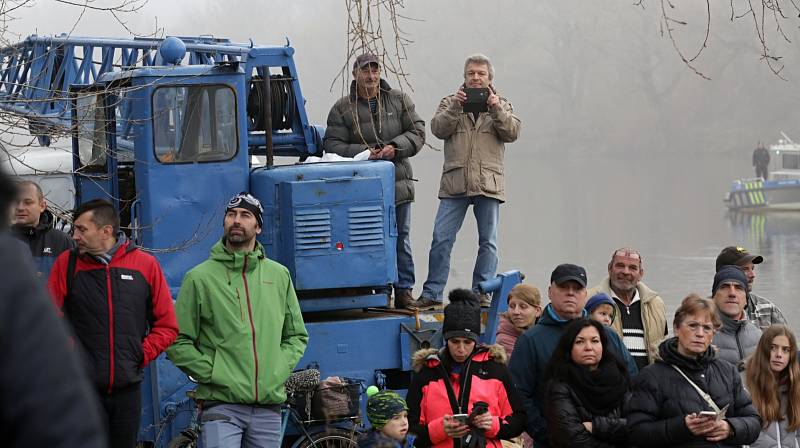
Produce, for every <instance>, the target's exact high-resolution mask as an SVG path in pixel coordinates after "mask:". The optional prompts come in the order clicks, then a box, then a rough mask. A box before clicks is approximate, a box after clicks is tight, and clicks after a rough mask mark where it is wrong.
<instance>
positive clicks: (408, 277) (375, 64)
mask: <svg viewBox="0 0 800 448" xmlns="http://www.w3.org/2000/svg"><path fill="white" fill-rule="evenodd" d="M424 143H425V121H423V120H422V119H421V118H420V117H419V115H418V114H417V112H416V110H415V108H414V103H413V102H412V101H411V97H409V96H408V95H407V94H406V93H404V92H402V91H400V90H394V89H392V88H391V87H390V86H389V84H388V83H387V82H386V81H385V80H384V79H382V78H381V64H380V61H379V60H378V57H377V56H376V55H374V54H371V53H364V54H362V55H360V56H358V57H357V58H356V61H355V63H354V64H353V82H352V83H351V85H350V94H349V95H347V96H345V97H343V98H341V99H340V100H339V101H337V102H336V104H334V105H333V107H332V108H331V111H330V112H329V113H328V127H327V129H326V130H325V151H326V152H330V153H334V154H338V155H340V156H344V157H355V156H356V155H357V154H359V153H361V152H363V151H366V150H369V151H370V155H369V158H370V159H373V160H381V159H383V160H389V161H391V162H392V163H394V191H395V193H394V203H395V212H396V213H395V216H396V221H397V283H395V285H394V305H395V307H396V308H407V307H408V306H409V305H410V304H411V303H412V302H413V301H414V296H413V294H412V293H411V290H412V289H413V288H414V281H415V279H414V259H413V258H412V256H411V236H410V235H411V203H412V202H414V183H413V181H414V173H413V172H412V170H411V162H410V160H409V159H410V158H411V157H413V156H415V155H416V154H417V153H418V152H419V150H420V149H422V145H423V144H424Z"/></svg>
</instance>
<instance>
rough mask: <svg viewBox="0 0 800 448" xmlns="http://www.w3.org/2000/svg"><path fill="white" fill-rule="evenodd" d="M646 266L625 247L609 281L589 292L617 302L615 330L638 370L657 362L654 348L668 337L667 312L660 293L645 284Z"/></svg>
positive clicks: (616, 256) (614, 262) (616, 258)
mask: <svg viewBox="0 0 800 448" xmlns="http://www.w3.org/2000/svg"><path fill="white" fill-rule="evenodd" d="M642 277H644V265H643V262H642V256H641V255H640V254H639V252H638V251H636V250H635V249H631V248H627V247H624V248H622V249H617V250H616V251H614V253H613V254H612V255H611V261H610V262H609V263H608V277H606V278H605V279H603V281H602V282H600V284H599V285H597V286H595V287H593V288H592V289H591V290H589V297H592V296H593V295H595V294H596V293H598V292H604V293H606V294H608V295H609V297H611V298H612V299H613V300H614V307H615V308H616V309H615V312H616V314H615V316H616V317H617V318H616V319H614V322H613V323H612V327H613V328H614V330H616V331H617V334H619V335H620V336H621V337H622V340H623V342H624V343H625V347H627V348H628V350H629V351H630V352H631V355H632V356H633V359H635V360H636V365H637V367H639V369H642V368H644V367H645V366H646V365H648V364H652V363H653V362H654V359H653V355H654V348H655V347H656V346H657V345H658V342H660V341H661V340H662V339H663V338H664V336H666V335H667V310H666V307H665V306H664V301H663V300H662V299H661V297H659V295H658V293H657V292H655V291H653V290H652V289H650V288H648V287H647V285H645V284H644V283H643V282H642Z"/></svg>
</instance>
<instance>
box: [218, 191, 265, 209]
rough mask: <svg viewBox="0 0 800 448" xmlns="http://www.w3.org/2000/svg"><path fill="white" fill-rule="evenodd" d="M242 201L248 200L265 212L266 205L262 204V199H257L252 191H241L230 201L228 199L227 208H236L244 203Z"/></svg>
mask: <svg viewBox="0 0 800 448" xmlns="http://www.w3.org/2000/svg"><path fill="white" fill-rule="evenodd" d="M242 201H244V202H247V203H248V204H250V205H252V206H254V207H257V208H258V211H260V212H261V213H264V207H262V206H261V201H259V200H258V199H256V198H255V197H254V196H253V195H251V194H250V193H245V192H242V193H239V194H237V195H236V196H234V197H232V198H231V200H230V201H228V206H227V207H226V208H236V207H238V206H240V205H241V204H242Z"/></svg>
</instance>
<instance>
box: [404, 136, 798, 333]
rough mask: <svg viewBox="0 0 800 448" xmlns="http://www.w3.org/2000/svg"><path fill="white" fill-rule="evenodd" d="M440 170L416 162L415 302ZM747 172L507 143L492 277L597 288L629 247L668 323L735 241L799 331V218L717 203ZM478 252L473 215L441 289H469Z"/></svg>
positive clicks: (725, 165)
mask: <svg viewBox="0 0 800 448" xmlns="http://www.w3.org/2000/svg"><path fill="white" fill-rule="evenodd" d="M430 137H431V136H430V134H429V138H430ZM432 143H434V144H438V145H439V146H440V145H441V142H439V141H436V142H432ZM441 162H442V153H441V152H437V151H433V150H431V149H430V148H426V149H425V150H424V152H422V153H420V154H419V155H418V156H417V157H415V158H414V159H412V163H413V166H414V172H415V177H416V178H417V179H419V182H418V183H417V184H416V198H417V199H416V203H415V204H414V206H413V212H412V213H413V217H412V236H411V237H412V247H413V251H414V261H415V264H416V273H417V284H416V286H415V290H414V292H415V295H419V293H420V292H421V290H422V284H423V282H424V281H425V275H426V273H427V261H428V249H429V248H430V242H431V232H432V230H433V219H434V216H435V214H436V207H437V205H438V199H437V198H436V195H437V191H438V187H439V177H440V174H441ZM749 165H750V152H749V151H745V150H743V151H740V152H737V153H736V154H734V153H729V154H718V155H712V154H697V153H688V154H687V153H683V154H674V153H673V154H653V153H650V152H648V151H647V150H645V149H642V150H638V151H636V152H635V153H634V154H633V155H602V156H601V155H578V154H577V151H571V152H563V153H554V152H547V153H544V152H537V149H536V148H535V145H532V144H530V143H526V142H517V143H514V144H511V145H508V147H507V151H506V191H507V196H508V200H507V202H506V203H505V204H503V206H502V207H501V210H500V221H501V225H500V229H499V248H500V265H499V268H498V272H502V271H505V270H510V269H519V270H521V271H522V272H523V273H524V274H525V275H526V276H527V278H526V282H529V283H532V284H534V285H536V286H538V287H539V288H540V289H541V290H542V292H543V294H545V295H546V289H547V285H548V283H549V278H550V272H551V271H552V269H553V268H554V267H555V266H556V265H557V264H559V263H565V262H570V263H576V264H580V265H582V266H584V267H585V268H586V270H587V273H588V276H589V285H595V284H597V283H599V282H600V281H601V280H602V279H603V278H604V277H605V276H606V275H607V267H606V266H607V264H608V261H609V259H610V256H611V254H612V252H613V251H614V250H615V249H616V248H618V247H623V246H630V247H634V248H636V249H638V250H639V251H640V252H641V254H642V257H643V259H644V270H645V276H644V278H643V281H644V282H645V283H646V284H647V285H648V286H649V287H651V288H652V289H654V290H656V291H658V292H659V293H660V294H661V297H662V298H663V299H664V301H665V302H666V305H667V312H668V314H669V320H670V322H671V319H672V314H673V313H674V310H675V309H676V308H677V306H678V304H679V303H680V301H681V300H682V299H683V297H685V296H686V295H687V294H688V293H690V292H697V293H699V294H701V295H704V296H707V295H710V294H711V283H712V280H713V277H714V262H715V259H716V256H717V254H718V253H719V251H720V250H721V249H722V248H723V247H725V246H729V245H740V246H744V247H745V248H747V249H748V250H749V251H751V252H752V253H756V254H761V255H762V256H763V257H764V263H762V264H760V265H758V266H757V267H756V274H757V276H758V277H757V278H756V281H755V286H754V288H753V289H754V291H755V292H757V293H759V294H760V295H762V296H764V297H767V298H770V299H772V300H773V301H774V302H775V303H776V304H778V306H779V307H780V308H781V310H782V311H783V312H784V314H785V315H786V316H787V318H788V319H789V323H790V324H791V325H792V326H793V327H794V328H800V308H799V307H798V306H796V301H797V300H798V290H800V276H798V267H800V212H769V213H759V214H741V213H739V214H731V213H729V212H728V211H727V210H726V208H725V206H724V204H723V202H722V198H723V196H724V194H725V192H726V191H727V190H728V188H729V186H730V184H731V181H732V180H733V179H735V178H738V177H745V176H752V170H751V168H750V166H749ZM476 252H477V233H476V230H475V219H474V217H473V216H472V214H471V212H470V213H468V214H467V219H466V220H465V222H464V226H463V227H462V229H461V232H460V233H459V235H458V240H457V241H456V245H455V247H454V249H453V260H452V264H451V268H450V269H451V270H450V277H449V280H448V285H447V289H448V290H449V289H450V288H455V287H469V286H470V282H471V278H472V267H473V263H474V260H475V254H476Z"/></svg>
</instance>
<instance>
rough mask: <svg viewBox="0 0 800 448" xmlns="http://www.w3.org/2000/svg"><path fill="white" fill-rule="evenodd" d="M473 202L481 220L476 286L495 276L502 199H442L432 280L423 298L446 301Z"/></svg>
mask: <svg viewBox="0 0 800 448" xmlns="http://www.w3.org/2000/svg"><path fill="white" fill-rule="evenodd" d="M470 205H472V213H473V214H474V215H475V220H476V221H477V223H478V257H477V258H476V259H475V268H474V269H473V271H472V289H477V287H478V284H479V283H480V282H482V281H484V280H490V279H493V278H494V277H495V272H496V271H497V223H498V222H499V221H500V201H498V200H497V199H493V198H487V197H486V196H471V197H465V198H445V199H440V200H439V209H438V210H437V211H436V220H435V221H434V224H433V242H431V251H430V254H429V255H428V279H427V280H425V285H424V286H423V287H422V296H423V297H427V298H429V299H432V300H435V301H437V302H441V301H442V300H443V297H444V287H445V284H447V275H448V274H449V273H450V252H452V250H453V244H454V243H455V242H456V234H457V233H458V231H459V230H461V225H462V224H463V223H464V216H466V214H467V208H469V206H470Z"/></svg>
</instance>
